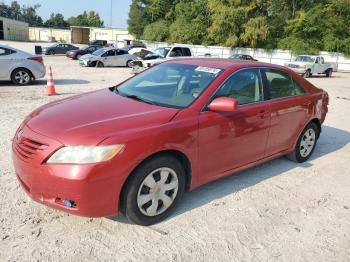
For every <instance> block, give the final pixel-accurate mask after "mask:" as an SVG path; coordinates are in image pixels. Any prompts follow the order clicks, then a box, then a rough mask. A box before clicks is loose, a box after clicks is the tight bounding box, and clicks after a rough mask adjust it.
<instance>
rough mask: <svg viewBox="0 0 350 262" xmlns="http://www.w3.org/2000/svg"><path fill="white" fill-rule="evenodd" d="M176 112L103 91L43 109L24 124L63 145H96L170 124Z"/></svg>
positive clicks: (53, 103)
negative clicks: (108, 139) (126, 134)
mask: <svg viewBox="0 0 350 262" xmlns="http://www.w3.org/2000/svg"><path fill="white" fill-rule="evenodd" d="M177 112H178V109H172V108H166V107H160V106H155V105H150V104H146V103H143V102H139V101H135V100H132V99H130V98H126V97H122V96H120V95H118V94H115V93H113V92H112V91H110V90H109V89H103V90H99V91H95V92H91V93H87V94H83V95H79V96H74V97H71V98H67V99H64V100H60V101H56V102H52V103H49V104H47V105H45V106H42V107H40V108H38V109H37V110H35V111H34V112H33V113H32V114H30V115H29V116H28V118H27V119H26V120H25V124H26V125H27V126H28V127H29V128H30V129H32V130H33V131H34V132H37V133H40V134H42V135H44V136H47V137H49V138H52V139H55V140H57V141H59V142H61V143H62V144H64V145H97V144H99V143H100V142H102V141H103V140H105V139H107V138H108V137H111V136H116V135H118V134H120V135H121V134H124V135H125V133H128V134H130V133H132V132H135V131H136V132H142V130H143V129H146V128H149V127H154V126H157V125H161V124H164V123H167V122H169V121H170V120H171V119H172V118H173V117H174V116H175V115H176V113H177Z"/></svg>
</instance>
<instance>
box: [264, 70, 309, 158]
mask: <svg viewBox="0 0 350 262" xmlns="http://www.w3.org/2000/svg"><path fill="white" fill-rule="evenodd" d="M263 72H264V78H265V82H266V85H267V86H268V92H269V94H268V96H269V99H270V110H271V128H270V133H269V137H268V141H267V146H266V156H270V155H273V154H276V153H279V152H282V151H284V150H287V149H289V148H290V147H291V146H292V145H293V144H294V143H295V141H296V139H297V137H298V135H299V132H300V131H301V129H302V128H303V127H304V125H305V124H306V122H307V121H308V112H309V110H312V105H311V101H310V99H309V96H308V95H307V94H306V91H305V89H304V88H303V87H302V86H301V85H299V84H298V83H297V82H296V81H295V80H294V79H293V78H292V77H291V76H290V75H289V74H288V73H287V72H284V71H281V70H277V69H264V70H263Z"/></svg>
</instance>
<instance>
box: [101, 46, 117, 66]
mask: <svg viewBox="0 0 350 262" xmlns="http://www.w3.org/2000/svg"><path fill="white" fill-rule="evenodd" d="M115 58H116V56H115V50H114V49H112V50H108V51H107V52H106V53H105V54H104V57H103V64H104V66H114V63H115V61H114V60H115Z"/></svg>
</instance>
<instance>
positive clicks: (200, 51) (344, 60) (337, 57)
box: [143, 41, 350, 71]
mask: <svg viewBox="0 0 350 262" xmlns="http://www.w3.org/2000/svg"><path fill="white" fill-rule="evenodd" d="M143 42H144V43H145V44H146V45H147V48H149V49H151V50H154V49H156V48H158V47H164V46H169V44H167V43H161V42H147V41H143ZM174 45H181V46H188V47H190V48H191V49H192V51H193V53H194V55H195V56H204V55H205V54H211V56H214V57H221V58H228V57H229V56H230V55H232V54H246V55H251V56H252V57H254V58H255V59H257V60H259V61H261V62H267V63H272V64H278V65H284V64H285V63H286V62H289V61H292V60H293V59H294V58H295V56H293V54H292V52H291V51H288V50H265V49H253V48H232V49H231V48H228V47H221V46H202V45H184V44H174ZM320 55H322V56H323V57H324V59H325V61H326V62H332V63H337V64H338V71H350V57H346V56H344V55H343V54H340V53H329V52H321V53H320Z"/></svg>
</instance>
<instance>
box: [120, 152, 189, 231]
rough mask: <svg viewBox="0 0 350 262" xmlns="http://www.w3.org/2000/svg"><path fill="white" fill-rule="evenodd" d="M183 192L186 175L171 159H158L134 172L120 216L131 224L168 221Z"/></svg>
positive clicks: (123, 197) (146, 163)
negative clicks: (124, 216) (123, 215)
mask: <svg viewBox="0 0 350 262" xmlns="http://www.w3.org/2000/svg"><path fill="white" fill-rule="evenodd" d="M184 190H185V172H184V168H183V167H182V165H181V164H180V162H179V161H178V160H177V159H176V158H174V157H171V156H167V155H164V156H158V157H155V158H152V159H150V160H148V161H146V162H145V163H143V164H142V165H141V166H140V167H139V168H137V169H136V170H135V171H134V172H133V174H132V175H131V178H130V179H129V181H128V182H127V184H126V186H125V189H124V190H123V196H122V208H121V209H122V210H121V211H122V212H123V213H124V214H125V215H126V216H127V217H128V219H130V220H131V221H132V222H134V223H136V224H139V225H144V226H146V225H152V224H155V223H158V222H160V221H162V220H164V219H165V218H166V217H168V216H169V215H170V213H171V211H172V210H173V208H174V207H175V206H176V204H177V202H178V201H179V199H180V198H181V197H182V195H183V192H184Z"/></svg>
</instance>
